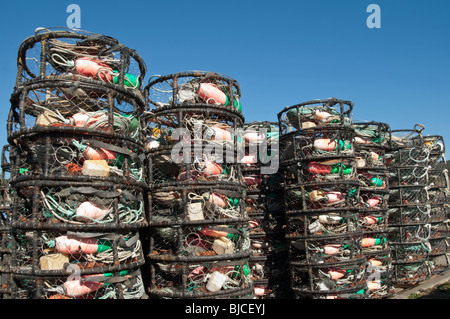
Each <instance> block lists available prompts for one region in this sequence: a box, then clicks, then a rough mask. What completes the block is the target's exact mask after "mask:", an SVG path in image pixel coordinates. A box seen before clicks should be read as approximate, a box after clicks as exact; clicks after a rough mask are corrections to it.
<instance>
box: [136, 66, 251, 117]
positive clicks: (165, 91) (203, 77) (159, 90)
mask: <svg viewBox="0 0 450 319" xmlns="http://www.w3.org/2000/svg"><path fill="white" fill-rule="evenodd" d="M144 91H145V97H146V100H147V103H148V104H149V106H150V107H154V108H161V109H164V108H166V107H169V108H175V107H179V106H186V105H196V106H200V107H204V108H209V107H211V106H220V107H221V108H223V109H226V110H228V111H231V112H233V113H238V114H239V113H240V112H241V111H242V106H241V103H240V98H241V90H240V86H239V83H238V82H237V81H236V80H234V79H233V78H231V77H229V76H226V75H222V74H218V73H216V72H208V71H187V72H179V73H174V74H170V75H166V76H160V75H155V76H152V77H150V79H149V83H148V84H147V86H146V87H145V89H144Z"/></svg>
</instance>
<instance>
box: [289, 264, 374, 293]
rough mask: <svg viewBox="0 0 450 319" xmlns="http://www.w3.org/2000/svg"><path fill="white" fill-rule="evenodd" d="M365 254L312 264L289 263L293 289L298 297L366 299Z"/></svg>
mask: <svg viewBox="0 0 450 319" xmlns="http://www.w3.org/2000/svg"><path fill="white" fill-rule="evenodd" d="M365 264H366V259H365V258H360V259H354V260H351V261H341V262H335V263H328V264H321V265H319V264H317V265H314V266H308V267H306V266H301V265H298V264H297V263H291V282H292V289H293V291H294V292H295V293H296V294H297V295H298V296H299V297H300V298H311V299H366V298H367V283H366V275H365V272H366V268H365V267H364V265H365Z"/></svg>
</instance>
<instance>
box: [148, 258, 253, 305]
mask: <svg viewBox="0 0 450 319" xmlns="http://www.w3.org/2000/svg"><path fill="white" fill-rule="evenodd" d="M151 272H152V278H153V279H152V282H151V285H150V288H149V292H150V295H151V296H156V297H158V298H183V299H190V298H193V299H223V298H239V299H247V298H248V299H250V298H252V295H253V282H252V280H251V278H250V268H249V266H248V264H247V263H246V262H245V261H243V260H241V259H239V258H231V259H223V260H214V261H211V262H207V263H204V262H198V263H185V262H182V261H176V262H175V261H164V260H161V261H159V262H156V263H152V264H151Z"/></svg>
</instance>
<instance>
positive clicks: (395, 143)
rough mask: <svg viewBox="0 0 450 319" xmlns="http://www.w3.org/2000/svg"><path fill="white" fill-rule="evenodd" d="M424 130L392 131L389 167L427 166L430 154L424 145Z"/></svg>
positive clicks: (387, 163)
mask: <svg viewBox="0 0 450 319" xmlns="http://www.w3.org/2000/svg"><path fill="white" fill-rule="evenodd" d="M416 126H417V125H416ZM422 130H423V129H421V130H420V129H417V128H414V129H412V130H391V134H390V140H389V144H388V145H389V146H388V154H387V155H386V157H387V162H386V165H387V167H399V166H404V165H427V161H428V158H429V153H430V152H429V150H428V149H427V148H426V146H425V145H424V143H423V137H422Z"/></svg>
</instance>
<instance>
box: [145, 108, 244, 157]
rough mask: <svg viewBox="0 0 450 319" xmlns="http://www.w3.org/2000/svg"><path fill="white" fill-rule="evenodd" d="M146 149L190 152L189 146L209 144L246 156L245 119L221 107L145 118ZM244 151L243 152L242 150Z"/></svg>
mask: <svg viewBox="0 0 450 319" xmlns="http://www.w3.org/2000/svg"><path fill="white" fill-rule="evenodd" d="M144 121H145V123H146V126H145V128H144V133H145V136H146V149H147V150H148V151H152V150H155V149H156V150H158V149H166V148H173V147H179V148H181V147H184V148H188V147H189V143H196V144H203V143H204V144H209V145H211V146H216V147H217V148H219V147H223V148H225V149H226V150H228V151H231V150H233V149H235V148H238V149H239V150H240V153H243V152H244V150H243V148H244V145H243V142H242V134H243V131H242V125H243V121H244V119H243V117H242V116H241V115H239V114H236V113H233V112H231V111H229V110H226V109H223V108H220V107H219V106H215V105H211V106H202V105H197V104H192V105H182V106H180V107H172V106H168V107H165V108H164V109H154V110H152V111H151V112H147V113H146V114H145V115H144ZM241 149H242V150H241Z"/></svg>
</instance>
